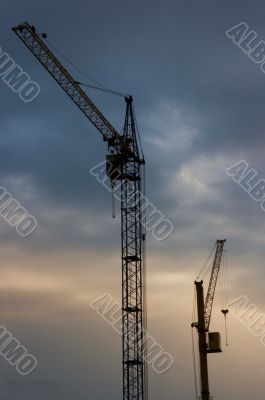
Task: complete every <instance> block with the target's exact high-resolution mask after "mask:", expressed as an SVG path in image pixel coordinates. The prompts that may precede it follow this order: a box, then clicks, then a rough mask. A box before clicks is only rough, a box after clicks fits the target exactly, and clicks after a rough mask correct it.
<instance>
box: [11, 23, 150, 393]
mask: <svg viewBox="0 0 265 400" xmlns="http://www.w3.org/2000/svg"><path fill="white" fill-rule="evenodd" d="M13 31H14V32H15V33H16V35H17V36H18V37H19V38H20V39H21V40H22V42H23V43H24V44H25V45H26V46H27V47H28V48H29V50H30V51H31V53H32V54H33V55H34V56H35V57H36V58H37V60H38V61H39V62H40V63H41V64H42V65H43V67H44V68H45V69H46V70H47V71H48V72H49V73H50V75H51V76H52V77H53V78H54V79H55V80H56V82H57V83H58V84H59V85H60V87H61V88H62V89H63V90H64V91H65V92H66V93H67V95H68V96H69V97H70V98H71V99H72V101H73V102H74V103H75V104H76V105H77V106H78V108H79V109H80V110H81V111H82V112H83V114H85V116H86V117H87V118H88V119H89V120H90V122H92V124H93V125H94V126H95V127H96V128H97V130H98V131H99V132H100V133H101V134H102V135H103V138H104V140H105V141H107V142H108V148H109V150H110V154H109V155H108V156H107V160H108V163H107V167H108V171H107V173H108V176H109V178H110V180H111V182H112V184H115V181H116V180H118V179H119V180H120V183H121V185H120V191H121V241H122V321H123V339H122V347H123V400H147V391H146V390H145V388H146V380H145V379H146V374H145V371H146V365H145V360H144V351H145V349H144V337H145V314H144V311H145V310H144V268H145V266H144V241H145V232H144V210H142V201H141V199H142V179H141V169H142V168H143V165H144V159H143V157H142V158H140V157H139V150H138V137H137V130H136V124H135V116H134V112H133V99H132V97H130V96H127V97H126V98H125V100H126V116H125V124H124V130H123V134H122V135H121V134H119V133H118V132H117V131H116V129H114V128H113V126H112V125H111V124H110V122H109V121H108V120H107V119H106V118H105V117H104V115H103V114H102V113H101V112H100V111H99V110H98V108H97V107H96V105H95V104H94V103H93V102H92V101H91V99H90V98H89V97H88V96H87V94H86V93H85V92H84V91H83V90H82V88H81V87H80V85H79V84H78V83H77V82H76V81H75V80H74V79H73V77H72V76H71V75H70V74H69V72H68V71H67V70H66V69H65V68H64V66H63V65H62V64H61V63H60V61H59V60H58V59H57V57H56V56H55V55H54V54H53V53H52V52H51V50H50V49H49V48H48V47H47V46H46V44H45V43H44V42H43V40H42V39H41V38H40V36H39V35H38V34H37V33H36V30H35V28H34V27H33V26H30V25H29V24H28V23H23V24H21V25H19V26H17V27H15V28H13ZM110 161H111V162H112V165H110V164H111V163H110ZM117 171H118V173H117Z"/></svg>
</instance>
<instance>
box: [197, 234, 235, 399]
mask: <svg viewBox="0 0 265 400" xmlns="http://www.w3.org/2000/svg"><path fill="white" fill-rule="evenodd" d="M225 242H226V240H225V239H222V240H217V241H216V251H215V256H214V261H213V266H212V270H211V276H210V281H209V286H208V291H207V296H206V299H205V302H204V293H203V281H202V280H201V281H197V280H196V281H195V282H194V283H195V288H196V296H197V317H198V322H193V323H192V327H196V328H197V331H198V337H199V357H200V377H201V400H210V391H209V378H208V360H207V355H208V353H219V352H221V351H222V350H221V340H220V333H219V332H209V326H210V321H211V314H212V307H213V301H214V293H215V288H216V284H217V279H218V274H219V271H220V267H221V261H222V255H223V250H224V244H225ZM222 313H223V314H224V315H226V314H227V313H228V310H227V309H223V310H222Z"/></svg>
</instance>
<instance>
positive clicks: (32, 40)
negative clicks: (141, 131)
mask: <svg viewBox="0 0 265 400" xmlns="http://www.w3.org/2000/svg"><path fill="white" fill-rule="evenodd" d="M12 30H13V31H14V32H15V34H16V35H17V36H18V37H19V38H20V39H21V40H22V42H23V43H24V44H25V45H26V46H27V47H28V48H29V50H30V51H31V52H32V54H33V55H34V56H35V57H36V58H37V59H38V61H39V62H40V63H41V64H42V65H43V67H44V68H45V69H46V70H47V71H48V72H49V74H50V75H51V76H52V77H53V78H54V79H55V80H56V82H57V83H58V84H59V85H60V86H61V88H62V89H63V90H64V91H65V92H66V93H67V95H68V96H69V97H70V98H71V99H72V101H73V102H74V103H75V104H76V105H77V107H78V108H79V109H80V110H81V111H82V112H83V114H85V116H86V117H87V118H88V119H89V120H90V121H91V123H92V124H93V125H94V126H95V127H96V128H97V130H98V131H99V132H100V133H101V134H102V135H103V138H104V140H106V141H108V142H109V143H111V147H112V148H113V149H114V150H115V151H116V152H117V153H120V154H121V153H123V154H127V155H128V156H131V157H136V158H137V155H136V154H134V152H133V151H132V149H130V147H129V146H128V145H127V144H124V138H123V136H122V135H120V134H119V133H118V132H117V131H116V129H115V128H114V127H113V126H112V125H111V123H110V122H109V121H108V120H107V119H106V118H105V117H104V115H103V114H102V113H101V112H100V111H99V109H98V108H97V107H96V105H95V104H94V103H93V102H92V100H91V99H90V98H89V97H88V96H87V94H86V93H85V92H84V90H83V89H82V88H81V87H80V86H79V84H78V83H77V82H76V81H75V80H74V78H73V77H72V76H71V75H70V74H69V72H68V71H67V70H66V68H64V66H63V65H62V64H61V63H60V61H59V60H58V59H57V58H56V57H55V55H54V54H53V53H52V52H51V50H50V49H49V48H48V47H47V46H46V44H45V43H44V42H43V40H42V39H41V38H40V36H39V35H38V34H37V33H36V30H35V28H34V26H30V25H29V24H28V23H27V22H25V23H23V24H20V25H18V26H16V27H14V28H12ZM43 36H44V37H46V35H43ZM139 161H140V160H139Z"/></svg>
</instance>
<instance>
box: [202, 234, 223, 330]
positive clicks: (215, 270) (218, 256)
mask: <svg viewBox="0 0 265 400" xmlns="http://www.w3.org/2000/svg"><path fill="white" fill-rule="evenodd" d="M224 244H225V239H223V240H217V241H216V251H215V256H214V261H213V267H212V272H211V277H210V281H209V286H208V291H207V296H206V300H205V305H204V316H205V329H206V331H207V332H208V330H209V325H210V321H211V314H212V308H213V299H214V293H215V288H216V284H217V279H218V274H219V271H220V266H221V260H222V254H223V249H224Z"/></svg>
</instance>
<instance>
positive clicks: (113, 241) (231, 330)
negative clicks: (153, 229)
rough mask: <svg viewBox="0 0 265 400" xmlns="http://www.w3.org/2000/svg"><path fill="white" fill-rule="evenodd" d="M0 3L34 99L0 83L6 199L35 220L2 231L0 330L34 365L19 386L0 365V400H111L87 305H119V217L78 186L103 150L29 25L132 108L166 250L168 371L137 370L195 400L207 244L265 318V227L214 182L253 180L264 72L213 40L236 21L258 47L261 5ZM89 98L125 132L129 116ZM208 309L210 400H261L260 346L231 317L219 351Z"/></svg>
mask: <svg viewBox="0 0 265 400" xmlns="http://www.w3.org/2000/svg"><path fill="white" fill-rule="evenodd" d="M1 5H2V7H1V16H0V21H1V24H0V37H1V41H0V47H1V49H2V51H4V52H6V53H8V55H9V56H10V57H11V58H12V59H13V60H15V62H16V63H17V64H18V65H19V66H20V67H21V68H22V69H23V71H25V72H26V73H27V74H29V76H30V77H31V79H32V80H33V81H35V82H37V83H38V85H39V86H40V89H41V90H40V94H39V95H38V96H37V97H36V99H35V100H34V101H32V102H29V103H25V102H23V101H22V100H21V98H20V97H19V95H18V94H17V93H14V92H13V91H12V90H11V89H10V88H9V87H8V86H7V85H6V83H5V82H4V81H3V80H2V79H0V101H1V120H0V124H1V125H0V186H4V187H5V188H6V189H7V190H8V191H9V192H10V193H11V194H12V195H13V196H14V198H15V199H17V200H18V201H19V202H20V203H21V204H22V205H23V207H25V209H26V210H27V211H28V212H29V213H30V214H31V215H33V216H34V217H35V218H36V220H37V221H38V227H37V229H36V230H35V231H34V232H33V233H32V234H31V235H30V236H28V237H21V236H20V235H19V234H18V233H17V231H16V229H15V228H14V227H11V226H9V224H8V223H7V222H6V221H5V220H4V218H3V217H1V216H0V238H1V241H0V259H1V262H0V268H1V278H0V316H1V318H0V321H1V323H0V325H5V326H6V327H7V329H9V331H11V332H12V334H13V335H14V336H15V337H16V338H17V339H18V340H19V341H20V342H21V343H22V344H23V345H24V346H25V347H26V348H27V350H28V351H29V352H30V353H32V354H33V355H34V356H35V357H36V358H37V360H38V366H37V368H36V370H34V371H33V372H32V374H30V375H29V376H21V375H19V374H18V373H17V371H16V369H15V367H13V366H11V365H9V364H8V362H7V361H6V360H5V359H4V358H3V357H1V355H0V397H1V398H3V399H5V400H24V399H27V400H47V399H49V400H72V399H73V398H75V399H78V400H87V399H96V400H104V399H106V400H107V399H108V400H120V399H122V373H121V368H122V364H121V360H122V354H121V337H120V336H119V334H118V333H116V332H115V331H114V330H113V329H112V327H111V326H109V325H108V324H107V323H106V322H105V321H104V320H103V319H101V318H100V317H99V316H98V315H97V313H96V312H95V311H94V310H92V309H91V307H90V305H89V304H90V302H91V301H93V300H94V299H96V298H97V297H99V296H101V295H103V294H104V293H109V294H111V295H112V296H113V298H114V299H115V300H117V301H120V298H121V262H120V217H119V204H118V202H116V219H113V218H112V205H111V195H110V193H109V192H108V191H107V190H106V188H105V187H103V186H102V185H100V183H99V182H97V180H96V179H95V178H94V177H93V176H91V174H90V173H89V170H90V169H91V168H92V167H94V166H95V165H97V164H99V163H100V162H102V161H103V160H104V158H105V154H106V150H107V149H106V143H103V141H102V138H101V136H100V134H99V133H98V132H97V131H96V130H95V128H94V127H93V126H92V125H91V124H90V122H89V121H88V120H87V119H86V118H85V117H84V116H83V115H82V113H81V112H80V111H79V110H78V109H77V107H76V106H75V105H74V104H73V103H72V102H71V100H70V99H69V98H68V97H67V96H66V95H65V93H64V92H63V91H62V90H61V88H59V86H58V85H57V84H56V82H55V81H54V80H53V79H52V78H51V77H50V76H49V74H48V73H47V72H46V71H45V70H44V68H43V67H42V66H41V65H40V64H39V63H38V61H37V60H35V59H34V57H33V56H32V54H30V52H29V51H28V49H27V48H26V47H25V46H24V45H23V44H22V43H21V42H20V40H19V39H18V38H17V37H16V35H15V34H14V33H13V32H12V31H11V28H12V27H13V26H16V25H18V24H20V23H22V22H24V21H28V22H29V23H30V24H34V25H35V26H36V28H37V29H38V30H39V31H40V32H45V33H47V35H48V40H49V43H51V44H52V45H53V46H54V47H55V48H56V49H59V50H60V52H61V53H62V54H63V55H64V56H65V57H66V58H67V59H68V60H71V62H72V63H74V64H75V65H76V66H78V67H79V68H80V69H81V70H83V71H85V72H86V74H88V75H89V76H90V77H93V79H95V80H96V81H99V82H100V83H102V84H104V85H106V86H107V87H110V88H111V89H114V90H119V91H122V92H126V93H130V94H132V95H133V97H134V102H135V109H136V114H137V121H138V125H139V130H140V134H141V141H142V146H143V149H144V153H145V159H146V195H147V197H148V199H150V201H151V202H152V203H153V204H154V205H155V206H156V207H157V208H158V209H159V210H160V211H161V213H163V215H165V217H166V218H168V219H169V220H170V221H172V223H173V225H174V232H173V233H172V235H171V236H170V237H169V238H167V239H166V240H164V241H158V240H156V239H155V238H153V237H152V235H151V234H149V235H148V237H147V254H146V257H147V299H148V332H149V333H150V334H151V335H152V336H153V337H155V338H156V340H157V341H158V342H159V343H160V344H161V346H162V347H163V348H164V349H165V351H167V352H169V353H170V354H171V355H172V356H173V358H174V365H173V366H172V367H171V368H170V369H169V371H167V372H165V373H163V374H160V375H159V374H157V373H156V372H155V371H154V370H153V369H152V368H150V369H149V400H161V398H163V400H176V399H177V400H188V399H194V377H193V362H192V341H191V327H190V325H191V322H192V305H193V294H194V287H193V286H194V284H193V282H194V280H195V278H196V276H197V274H198V272H199V270H200V269H201V267H202V265H203V264H204V262H205V260H206V259H207V257H208V255H209V253H210V251H211V249H212V247H213V245H214V243H215V241H216V239H223V238H226V239H227V256H228V270H229V299H230V300H233V299H234V298H236V297H238V296H241V295H244V296H246V297H247V298H248V299H249V301H250V303H252V304H254V305H255V306H256V307H257V310H258V312H260V313H265V297H264V292H265V284H264V282H265V269H264V260H265V213H264V211H263V210H262V208H261V206H260V203H259V202H258V201H254V200H253V199H252V198H251V197H250V195H249V194H248V193H247V192H246V191H244V190H243V189H242V187H240V185H238V184H237V183H236V182H235V181H233V179H232V177H230V176H228V175H227V173H226V170H227V169H228V168H229V167H231V166H233V165H234V164H236V163H238V162H239V161H240V160H245V161H246V163H247V164H248V165H249V168H252V169H255V171H256V172H257V175H256V178H257V179H263V178H265V161H264V150H265V149H264V145H265V139H264V138H265V123H264V109H265V74H264V72H263V71H262V70H261V68H260V65H259V64H258V63H255V62H253V60H252V59H251V58H250V57H249V56H248V55H247V54H245V53H244V52H243V51H242V50H241V49H240V48H239V47H238V46H236V45H235V44H234V43H233V41H232V40H231V39H229V38H228V37H227V36H226V34H225V32H226V31H227V30H229V29H231V28H232V27H233V26H235V25H237V24H239V23H240V22H242V21H243V22H245V24H247V25H248V26H249V29H250V30H252V31H253V32H255V33H256V35H257V40H259V41H262V40H265V24H264V12H265V6H264V3H263V2H261V1H258V0H254V1H252V2H247V1H242V0H240V1H239V0H238V1H235V0H230V1H229V2H228V1H223V2H220V1H216V0H215V1H210V0H205V1H201V2H198V1H195V0H192V1H179V0H164V1H162V0H152V1H151V0H146V1H139V0H136V1H133V2H129V1H128V0H123V1H121V0H113V1H106V0H105V1H104V0H97V1H91V0H86V1H85V0H75V1H73V0H65V1H58V0H53V1H52V0H45V1H40V0H34V1H33V0H24V1H17V0H16V1H14V0H8V1H6V0H2V2H1ZM49 43H48V46H49ZM61 61H62V63H63V64H64V65H65V66H66V68H67V69H68V70H69V71H70V73H71V74H72V75H73V76H74V77H75V79H76V80H77V81H82V82H86V83H91V81H89V80H88V78H86V77H84V76H83V75H82V74H81V73H80V72H78V70H77V69H75V68H74V67H73V65H70V64H69V63H68V62H66V61H65V60H63V59H61ZM0 65H1V64H0ZM0 72H1V71H0ZM0 78H1V76H0ZM86 92H87V94H88V95H89V96H90V97H91V98H92V100H93V101H94V102H95V103H96V104H97V105H98V107H99V108H100V110H101V111H102V112H103V113H104V115H105V116H106V117H107V118H108V119H109V120H110V121H111V123H112V124H113V125H114V126H115V128H116V129H117V130H118V131H121V129H122V126H123V120H124V112H125V103H124V100H123V99H122V98H120V97H115V96H111V95H108V94H102V93H98V92H94V91H92V90H91V89H87V90H86ZM220 308H221V304H220V301H219V291H217V295H216V302H215V306H214V310H213V316H212V324H211V330H212V331H220V332H221V335H222V343H223V350H224V351H223V353H222V354H214V355H209V374H210V391H211V394H212V395H213V396H214V399H215V400H224V399H225V400H234V399H235V398H236V399H240V400H249V398H251V399H255V400H262V399H264V369H265V347H264V346H263V345H262V344H261V341H260V338H258V337H255V336H254V335H253V334H252V333H251V332H250V331H249V329H248V328H247V327H246V326H244V325H243V323H242V322H241V321H239V320H238V319H236V318H235V316H234V315H233V313H230V315H229V316H228V339H229V346H228V347H226V346H225V330H224V320H223V316H222V314H221V312H220Z"/></svg>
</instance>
